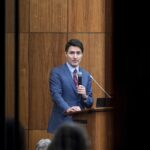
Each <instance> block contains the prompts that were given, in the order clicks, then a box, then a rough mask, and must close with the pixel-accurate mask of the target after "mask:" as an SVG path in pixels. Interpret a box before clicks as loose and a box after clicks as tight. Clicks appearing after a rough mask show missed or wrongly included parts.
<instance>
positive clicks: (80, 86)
mask: <svg viewBox="0 0 150 150" xmlns="http://www.w3.org/2000/svg"><path fill="white" fill-rule="evenodd" d="M77 92H78V94H81V95H82V97H83V98H84V99H87V98H88V96H87V94H86V89H85V87H84V86H83V85H79V86H78V87H77Z"/></svg>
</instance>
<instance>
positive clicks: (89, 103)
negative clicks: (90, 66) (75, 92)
mask: <svg viewBox="0 0 150 150" xmlns="http://www.w3.org/2000/svg"><path fill="white" fill-rule="evenodd" d="M86 92H87V95H88V98H87V99H86V100H83V103H84V105H85V107H87V108H90V107H92V105H93V97H92V96H93V95H92V80H91V78H90V76H88V84H87V87H86Z"/></svg>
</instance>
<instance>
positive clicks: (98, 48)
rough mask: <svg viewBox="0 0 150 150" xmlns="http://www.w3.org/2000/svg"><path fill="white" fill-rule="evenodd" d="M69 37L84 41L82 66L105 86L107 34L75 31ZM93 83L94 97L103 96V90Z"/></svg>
mask: <svg viewBox="0 0 150 150" xmlns="http://www.w3.org/2000/svg"><path fill="white" fill-rule="evenodd" d="M68 37H69V38H78V39H80V40H81V41H82V42H83V44H84V48H85V51H84V54H83V60H82V62H81V67H83V68H85V69H86V70H88V71H89V72H90V73H91V75H92V76H93V77H94V78H95V79H96V80H97V82H98V83H100V84H101V86H102V87H103V88H105V34H101V33H97V34H94V33H91V34H88V33H84V34H83V33H78V34H76V33H75V34H69V36H68ZM92 85H93V96H94V98H95V99H96V98H97V97H103V96H104V93H103V92H102V90H101V89H100V88H99V87H98V86H97V85H96V84H95V83H94V82H93V84H92ZM94 104H95V103H94ZM94 106H95V105H94Z"/></svg>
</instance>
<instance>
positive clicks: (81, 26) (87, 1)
mask: <svg viewBox="0 0 150 150" xmlns="http://www.w3.org/2000/svg"><path fill="white" fill-rule="evenodd" d="M68 2H69V6H68V7H69V8H68V9H69V14H68V19H69V20H68V28H69V32H104V31H105V0H69V1H68Z"/></svg>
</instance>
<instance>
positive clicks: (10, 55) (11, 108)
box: [5, 33, 15, 118]
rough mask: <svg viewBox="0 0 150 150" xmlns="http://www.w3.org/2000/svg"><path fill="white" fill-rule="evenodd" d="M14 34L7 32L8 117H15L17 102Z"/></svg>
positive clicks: (6, 78)
mask: <svg viewBox="0 0 150 150" xmlns="http://www.w3.org/2000/svg"><path fill="white" fill-rule="evenodd" d="M14 60H15V55H14V34H13V33H7V34H6V52H5V67H6V70H5V91H6V93H5V98H6V99H5V113H6V117H12V118H13V117H14V115H15V114H14V113H15V103H14V94H15V93H14V92H15V91H14V90H15V89H14V87H15V82H14V79H15V77H14V73H15V70H14V63H15V62H14Z"/></svg>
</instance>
